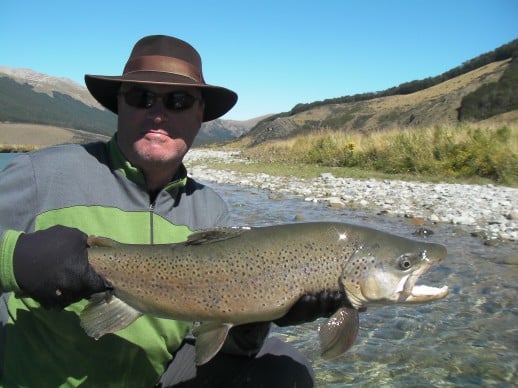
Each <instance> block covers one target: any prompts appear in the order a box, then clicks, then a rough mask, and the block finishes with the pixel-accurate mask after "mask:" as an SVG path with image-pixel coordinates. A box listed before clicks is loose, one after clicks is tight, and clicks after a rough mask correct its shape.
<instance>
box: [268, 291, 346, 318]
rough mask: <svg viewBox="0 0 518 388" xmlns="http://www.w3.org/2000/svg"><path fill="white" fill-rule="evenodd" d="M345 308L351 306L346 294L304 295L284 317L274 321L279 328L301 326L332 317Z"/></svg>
mask: <svg viewBox="0 0 518 388" xmlns="http://www.w3.org/2000/svg"><path fill="white" fill-rule="evenodd" d="M343 306H350V303H349V301H348V299H347V297H346V295H345V293H344V292H341V291H333V292H329V291H322V292H320V293H318V294H305V295H303V296H302V297H301V298H300V299H299V300H298V301H297V302H296V303H295V304H294V305H293V306H292V307H291V309H290V310H289V311H288V312H287V313H286V315H284V316H283V317H281V318H279V319H277V320H275V321H273V322H274V323H275V324H276V325H277V326H293V325H300V324H302V323H305V322H312V321H314V320H315V319H317V318H322V317H326V318H327V317H330V316H331V315H333V314H334V313H335V312H336V310H338V309H339V308H340V307H343Z"/></svg>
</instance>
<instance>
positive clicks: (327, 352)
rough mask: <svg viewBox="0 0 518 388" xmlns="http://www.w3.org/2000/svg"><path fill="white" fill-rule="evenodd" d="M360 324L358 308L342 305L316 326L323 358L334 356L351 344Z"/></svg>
mask: <svg viewBox="0 0 518 388" xmlns="http://www.w3.org/2000/svg"><path fill="white" fill-rule="evenodd" d="M359 326H360V319H359V313H358V310H356V309H353V308H350V307H342V308H341V309H339V310H338V311H336V313H334V314H333V315H332V316H331V317H330V318H329V319H328V320H326V321H325V322H324V323H322V324H321V325H320V326H319V328H318V336H319V339H320V349H321V352H322V357H323V358H327V359H329V358H334V357H337V356H339V355H340V354H342V353H344V352H346V351H347V350H348V349H349V348H351V346H353V344H354V341H355V340H356V336H357V335H358V330H359Z"/></svg>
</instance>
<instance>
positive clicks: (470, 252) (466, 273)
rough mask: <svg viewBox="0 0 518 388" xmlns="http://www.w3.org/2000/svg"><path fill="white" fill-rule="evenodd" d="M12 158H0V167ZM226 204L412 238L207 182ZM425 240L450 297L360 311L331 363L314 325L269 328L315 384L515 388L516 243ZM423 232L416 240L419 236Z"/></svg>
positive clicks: (367, 218) (394, 223) (280, 218)
mask: <svg viewBox="0 0 518 388" xmlns="http://www.w3.org/2000/svg"><path fill="white" fill-rule="evenodd" d="M10 158H12V155H9V154H0V170H1V169H2V168H3V167H4V166H5V164H6V163H7V160H8V159H10ZM210 185H211V186H212V187H213V188H214V189H215V190H216V191H218V192H219V193H220V194H221V196H222V197H223V198H225V200H226V201H227V202H228V204H229V208H230V210H231V214H232V218H233V223H234V224H235V225H250V226H263V225H270V224H275V223H283V222H294V221H296V220H304V221H316V220H319V221H342V222H351V223H357V224H362V225H366V226H370V227H374V228H377V229H380V230H384V231H387V232H391V233H395V234H399V235H402V236H407V237H412V233H413V232H414V231H415V229H416V227H415V226H413V225H411V224H410V222H409V221H408V220H406V219H403V218H392V217H387V216H377V215H375V214H373V213H369V212H361V211H357V210H355V211H353V210H343V209H341V210H336V209H330V208H327V207H324V206H323V205H321V204H313V203H307V202H304V201H301V200H300V198H295V197H290V196H285V195H282V196H277V195H275V194H274V193H270V192H267V191H263V190H256V189H248V188H242V187H236V186H225V185H216V184H210ZM426 226H427V227H429V228H430V229H432V230H433V232H434V234H433V235H431V236H430V237H426V239H427V240H429V241H433V242H438V243H441V244H443V245H445V246H446V247H447V248H448V252H449V254H448V257H447V258H446V259H445V260H444V261H443V262H442V263H441V264H439V265H438V266H436V267H434V268H433V269H431V270H430V271H429V272H428V273H426V274H424V275H423V276H422V279H421V281H420V283H422V284H429V285H433V286H442V285H443V284H446V285H448V286H449V287H450V295H448V296H447V297H446V299H443V300H441V301H436V302H432V303H428V304H421V305H409V306H403V305H392V306H386V307H383V308H376V309H371V310H368V311H367V312H365V313H362V314H360V333H359V335H358V338H357V340H356V343H355V345H354V346H353V347H352V348H351V349H350V350H349V351H348V352H347V353H345V354H343V355H342V356H340V357H338V358H336V359H334V360H331V361H329V360H324V359H322V358H321V357H320V356H319V344H318V338H317V327H318V322H314V323H308V324H304V325H301V326H297V327H289V328H275V329H274V333H273V334H274V335H276V336H278V337H280V338H281V339H283V340H284V341H286V342H290V343H292V344H293V345H294V346H295V347H296V348H297V349H299V350H300V351H302V352H303V353H304V354H305V355H306V356H307V357H308V358H309V359H310V361H311V363H312V364H313V366H314V369H315V374H316V380H317V385H318V386H319V387H343V386H347V385H354V386H394V387H402V386H412V387H416V386H418V387H426V386H430V387H431V386H434V387H435V386H445V387H454V386H462V387H469V386H498V387H506V386H507V387H511V386H518V377H517V370H518V303H517V302H516V298H517V288H518V286H517V284H518V265H517V258H516V255H517V254H518V253H517V249H516V248H517V246H518V244H517V243H506V244H502V245H500V246H498V247H489V246H485V245H483V244H482V243H481V241H480V240H479V239H476V238H474V237H471V236H470V233H469V231H468V230H467V229H465V228H462V227H459V226H454V225H446V224H440V225H426ZM415 238H421V237H415Z"/></svg>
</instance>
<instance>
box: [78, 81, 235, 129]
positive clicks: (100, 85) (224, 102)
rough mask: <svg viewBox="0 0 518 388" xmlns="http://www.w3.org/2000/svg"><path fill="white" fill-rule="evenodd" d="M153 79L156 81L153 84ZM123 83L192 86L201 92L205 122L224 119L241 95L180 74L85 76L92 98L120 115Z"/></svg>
mask: <svg viewBox="0 0 518 388" xmlns="http://www.w3.org/2000/svg"><path fill="white" fill-rule="evenodd" d="M150 80H152V81H150ZM123 82H131V83H143V84H156V85H177V86H190V87H196V88H199V89H201V92H202V95H203V100H204V102H205V110H204V112H203V121H211V120H214V119H217V118H218V117H221V116H223V115H224V114H225V113H227V112H228V111H229V110H230V109H232V107H233V106H234V105H235V104H236V102H237V94H236V93H235V92H233V91H232V90H230V89H226V88H223V87H221V86H214V85H208V84H200V83H197V82H195V81H193V80H192V79H190V78H188V77H183V76H180V75H176V74H169V73H159V72H147V71H141V72H136V73H132V74H126V75H123V76H102V75H91V74H86V75H85V83H86V87H87V88H88V90H89V91H90V93H91V94H92V96H93V97H94V98H95V99H96V100H97V101H98V102H99V103H100V104H101V105H102V106H104V107H105V108H106V109H108V110H110V111H112V112H113V113H115V114H117V113H118V112H117V94H118V93H119V89H120V87H121V84H122V83H123Z"/></svg>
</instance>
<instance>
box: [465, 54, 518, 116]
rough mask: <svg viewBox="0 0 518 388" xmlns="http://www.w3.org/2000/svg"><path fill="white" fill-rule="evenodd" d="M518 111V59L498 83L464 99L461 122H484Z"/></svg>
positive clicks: (510, 65)
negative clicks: (498, 115)
mask: <svg viewBox="0 0 518 388" xmlns="http://www.w3.org/2000/svg"><path fill="white" fill-rule="evenodd" d="M514 109H518V58H515V59H513V61H512V62H511V63H510V64H509V67H508V68H507V69H506V70H505V72H504V74H502V77H501V78H500V79H499V80H498V82H493V83H490V84H486V85H483V86H481V87H480V88H478V89H477V90H475V91H474V92H472V93H470V94H468V95H467V96H465V97H464V98H463V99H462V103H461V107H460V108H459V111H458V112H459V117H458V118H459V121H478V120H484V119H486V118H489V117H491V116H494V115H496V114H499V113H504V112H509V111H511V110H514Z"/></svg>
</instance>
